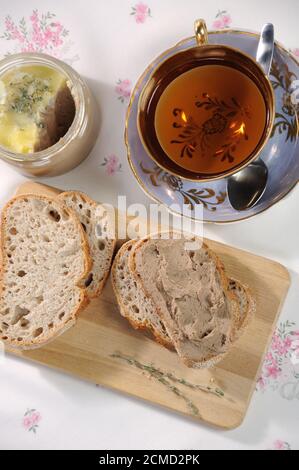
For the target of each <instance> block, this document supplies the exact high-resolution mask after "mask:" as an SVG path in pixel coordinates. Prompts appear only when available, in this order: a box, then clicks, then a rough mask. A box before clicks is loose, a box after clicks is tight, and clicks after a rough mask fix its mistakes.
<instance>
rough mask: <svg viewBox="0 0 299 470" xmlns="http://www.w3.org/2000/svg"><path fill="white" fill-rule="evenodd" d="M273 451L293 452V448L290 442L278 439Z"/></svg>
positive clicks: (274, 443)
mask: <svg viewBox="0 0 299 470" xmlns="http://www.w3.org/2000/svg"><path fill="white" fill-rule="evenodd" d="M273 449H274V450H291V446H290V444H289V443H288V442H285V441H281V440H280V439H277V440H276V441H274V442H273Z"/></svg>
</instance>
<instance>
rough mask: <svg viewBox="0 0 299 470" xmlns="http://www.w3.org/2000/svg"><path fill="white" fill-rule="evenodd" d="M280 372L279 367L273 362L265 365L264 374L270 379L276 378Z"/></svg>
mask: <svg viewBox="0 0 299 470" xmlns="http://www.w3.org/2000/svg"><path fill="white" fill-rule="evenodd" d="M279 373H280V369H279V367H278V366H277V365H276V363H275V362H273V363H272V364H271V365H268V366H266V376H267V377H270V378H272V379H277V377H278V375H279Z"/></svg>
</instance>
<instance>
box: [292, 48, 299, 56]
mask: <svg viewBox="0 0 299 470" xmlns="http://www.w3.org/2000/svg"><path fill="white" fill-rule="evenodd" d="M292 53H293V54H294V55H295V56H296V57H299V47H297V48H296V49H293V50H292Z"/></svg>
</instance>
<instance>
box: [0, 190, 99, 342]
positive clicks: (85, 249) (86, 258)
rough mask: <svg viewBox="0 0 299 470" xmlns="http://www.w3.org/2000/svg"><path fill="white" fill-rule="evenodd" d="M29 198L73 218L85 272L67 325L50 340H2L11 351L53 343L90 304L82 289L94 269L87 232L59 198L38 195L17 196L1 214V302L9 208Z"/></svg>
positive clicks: (78, 286) (75, 284)
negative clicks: (78, 235) (54, 207)
mask: <svg viewBox="0 0 299 470" xmlns="http://www.w3.org/2000/svg"><path fill="white" fill-rule="evenodd" d="M29 198H33V199H39V200H43V201H46V202H48V203H49V204H53V205H55V204H57V205H58V207H59V209H60V210H61V211H65V212H66V213H67V214H68V215H69V217H71V218H72V220H73V222H74V223H75V225H77V229H78V233H79V234H80V238H81V248H82V252H83V256H84V272H83V273H82V275H80V278H79V279H78V281H77V282H76V283H74V286H75V287H77V288H79V289H80V300H79V302H78V305H77V307H76V309H75V310H74V312H73V313H72V315H71V316H70V318H69V319H68V320H67V322H66V323H65V325H63V326H62V327H56V328H54V329H53V330H52V331H51V335H50V336H48V338H46V339H41V338H39V337H37V338H35V339H32V340H31V341H26V340H23V341H18V342H17V341H13V340H9V339H7V340H3V339H2V341H3V342H4V344H7V345H9V347H10V348H11V349H16V350H28V349H35V348H38V347H41V346H43V345H44V344H47V343H48V342H50V341H52V340H53V339H54V338H55V337H57V336H59V335H60V334H62V333H64V332H65V331H66V330H67V329H69V328H70V327H71V326H73V325H74V324H75V323H76V320H77V317H78V315H79V313H80V312H81V311H82V310H83V309H84V308H85V307H86V305H87V304H88V299H87V296H86V292H85V291H86V289H84V288H82V287H81V285H80V283H81V282H82V279H84V278H85V277H86V275H87V273H88V272H89V271H90V269H91V267H92V259H91V257H90V254H89V245H88V242H87V237H86V235H85V232H84V230H83V228H82V226H81V223H80V221H79V219H78V217H77V215H76V214H75V212H74V211H73V210H71V209H69V208H68V207H66V206H65V205H64V204H62V203H61V201H57V198H51V197H48V196H42V195H36V194H24V195H19V196H15V197H13V198H12V199H11V200H10V201H8V203H7V204H6V205H5V206H4V208H3V210H2V213H1V226H0V227H1V229H0V233H1V246H0V266H1V270H0V300H1V296H2V292H3V288H4V285H3V278H4V271H5V268H6V262H7V259H6V257H5V253H4V240H5V233H4V228H5V224H6V223H7V213H8V211H9V208H10V207H11V206H12V205H13V204H14V203H15V202H16V201H18V200H19V201H21V200H23V201H24V200H26V199H29ZM5 260H6V262H5Z"/></svg>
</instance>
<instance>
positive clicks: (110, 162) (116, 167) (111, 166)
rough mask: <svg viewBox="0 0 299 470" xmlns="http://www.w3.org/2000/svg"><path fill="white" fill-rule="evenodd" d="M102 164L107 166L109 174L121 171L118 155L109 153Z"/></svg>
mask: <svg viewBox="0 0 299 470" xmlns="http://www.w3.org/2000/svg"><path fill="white" fill-rule="evenodd" d="M101 166H104V167H105V170H106V173H107V175H109V176H113V175H115V173H117V172H118V171H121V169H122V167H121V163H120V162H119V158H118V157H117V156H116V155H109V156H108V157H105V158H104V162H103V163H101Z"/></svg>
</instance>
